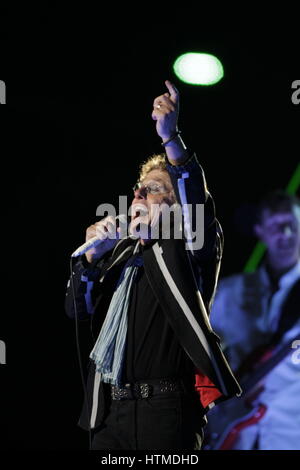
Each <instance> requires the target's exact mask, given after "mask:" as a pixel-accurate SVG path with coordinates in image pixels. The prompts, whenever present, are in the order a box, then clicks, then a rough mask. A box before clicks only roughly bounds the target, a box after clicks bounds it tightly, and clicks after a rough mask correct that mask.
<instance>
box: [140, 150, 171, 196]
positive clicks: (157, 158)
mask: <svg viewBox="0 0 300 470" xmlns="http://www.w3.org/2000/svg"><path fill="white" fill-rule="evenodd" d="M166 157H167V155H166V154H165V153H158V154H154V155H151V156H150V157H149V158H148V159H147V160H146V161H145V162H143V163H141V165H140V169H139V182H140V183H141V182H142V181H143V180H144V179H145V178H146V176H147V174H148V173H150V171H152V170H160V171H165V172H166V173H168V170H167V158H166ZM171 195H172V200H173V203H175V202H177V199H176V194H175V191H174V188H173V185H172V191H171Z"/></svg>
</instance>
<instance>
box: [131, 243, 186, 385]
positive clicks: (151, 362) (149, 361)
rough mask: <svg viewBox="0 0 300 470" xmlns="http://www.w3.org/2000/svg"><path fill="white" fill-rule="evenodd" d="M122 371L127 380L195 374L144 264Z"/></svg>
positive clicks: (136, 288) (135, 286) (136, 286)
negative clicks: (157, 297) (158, 299)
mask: <svg viewBox="0 0 300 470" xmlns="http://www.w3.org/2000/svg"><path fill="white" fill-rule="evenodd" d="M143 249H146V248H145V247H143V248H142V250H143ZM123 371H124V372H123V380H124V382H125V383H132V382H135V381H137V380H144V379H158V378H167V377H169V378H171V377H172V378H173V377H174V378H185V377H189V378H190V379H191V378H192V377H194V365H193V363H192V361H191V359H190V358H189V357H188V355H187V354H186V352H185V351H184V349H183V348H182V346H181V345H180V343H179V341H178V339H177V337H176V335H175V333H174V331H173V329H172V328H171V326H170V324H169V322H168V320H167V318H166V315H165V314H164V312H163V311H162V309H161V307H160V305H159V303H158V301H157V299H156V298H155V296H154V293H153V290H152V288H151V286H150V284H149V281H148V279H147V275H146V273H145V270H144V267H143V266H140V267H139V268H138V273H137V275H136V278H135V282H134V284H133V286H132V292H131V298H130V304H129V308H128V332H127V342H126V353H125V358H124V369H123Z"/></svg>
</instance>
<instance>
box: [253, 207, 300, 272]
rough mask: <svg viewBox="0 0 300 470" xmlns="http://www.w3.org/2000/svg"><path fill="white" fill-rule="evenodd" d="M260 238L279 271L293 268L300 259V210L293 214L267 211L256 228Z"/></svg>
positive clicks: (292, 212) (296, 208)
mask: <svg viewBox="0 0 300 470" xmlns="http://www.w3.org/2000/svg"><path fill="white" fill-rule="evenodd" d="M255 231H256V234H257V235H258V237H259V238H260V239H261V240H262V241H263V242H264V243H265V244H266V246H267V251H268V257H269V260H270V262H271V264H272V265H273V266H275V267H277V268H278V269H282V270H284V269H288V268H290V267H292V266H293V265H294V264H295V263H296V262H297V261H298V260H299V258H300V208H299V207H298V206H296V205H295V206H293V210H292V211H291V212H275V213H272V212H270V211H269V210H265V211H264V212H263V214H262V222H261V223H260V224H259V225H256V226H255Z"/></svg>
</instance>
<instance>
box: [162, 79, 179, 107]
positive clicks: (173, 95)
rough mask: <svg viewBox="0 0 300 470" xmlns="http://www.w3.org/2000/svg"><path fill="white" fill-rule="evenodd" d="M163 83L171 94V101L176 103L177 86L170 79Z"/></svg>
mask: <svg viewBox="0 0 300 470" xmlns="http://www.w3.org/2000/svg"><path fill="white" fill-rule="evenodd" d="M165 85H166V87H167V88H168V90H169V93H170V95H171V100H172V101H173V102H175V103H177V101H178V99H179V92H178V90H177V88H176V87H175V85H173V83H171V82H170V80H166V81H165Z"/></svg>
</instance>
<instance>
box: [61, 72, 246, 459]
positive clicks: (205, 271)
mask: <svg viewBox="0 0 300 470" xmlns="http://www.w3.org/2000/svg"><path fill="white" fill-rule="evenodd" d="M165 84H166V87H167V89H168V92H167V93H164V94H162V95H160V96H158V97H157V98H155V100H154V103H153V111H152V118H153V119H154V120H155V121H156V130H157V134H158V136H159V137H160V138H161V139H162V145H163V146H164V148H165V152H166V153H164V154H161V155H155V156H153V157H151V158H149V159H148V160H147V161H146V162H145V163H144V164H143V165H142V166H141V169H140V174H139V179H138V182H137V184H136V186H135V189H134V199H133V201H132V206H131V227H130V233H129V235H128V236H126V237H120V236H119V234H120V228H117V221H116V218H114V217H112V216H108V217H106V218H104V219H102V220H101V221H100V222H97V223H95V224H94V225H91V226H90V227H89V228H88V229H87V240H89V239H90V238H92V237H95V236H97V237H98V238H99V239H100V240H101V243H100V244H99V245H98V246H96V247H94V248H92V249H90V250H89V251H87V252H86V253H85V255H83V256H81V257H80V258H79V260H78V262H77V263H76V264H75V265H74V267H73V287H74V289H72V288H71V287H72V283H70V285H69V287H68V290H67V296H66V311H67V314H68V315H69V316H70V317H71V318H74V316H75V313H76V312H75V308H74V304H75V306H76V307H77V308H76V311H77V316H78V318H79V319H86V318H90V319H91V322H92V329H93V332H94V340H95V341H94V347H93V349H92V351H91V352H90V361H89V373H88V379H87V387H86V388H87V390H86V391H87V393H86V399H85V403H84V407H83V411H82V414H81V417H80V421H79V424H80V426H82V427H83V428H84V429H87V430H92V434H93V440H92V449H93V450H98V449H110V450H111V449H144V450H148V449H151V450H159V449H160V450H164V449H168V450H178V449H186V450H191V449H199V448H200V447H201V440H202V428H203V426H204V425H205V422H206V418H205V414H206V412H207V411H208V410H209V409H210V408H211V407H213V406H214V405H215V404H216V403H218V402H219V401H222V400H225V399H227V398H230V397H232V396H234V395H239V394H240V392H241V390H240V387H239V385H238V383H237V382H236V380H235V378H234V376H233V374H232V372H231V369H230V367H229V366H228V364H227V362H226V359H225V357H224V355H223V353H222V352H221V348H220V345H219V338H218V336H217V335H215V333H214V332H213V331H212V328H211V326H210V322H209V317H208V314H209V310H210V305H211V301H212V298H213V295H214V292H215V288H216V283H217V278H218V273H219V267H220V262H221V256H222V245H223V238H222V230H221V228H220V225H219V223H218V221H217V219H216V217H215V209H214V203H213V200H212V197H211V195H210V193H209V192H208V189H207V186H206V182H205V178H204V174H203V170H202V168H201V166H200V165H199V163H198V160H197V158H196V156H195V154H193V153H192V152H191V151H190V150H189V149H187V148H186V146H185V145H184V143H183V141H182V139H181V137H180V132H179V131H178V127H177V121H178V112H179V94H178V91H177V90H176V88H175V86H174V85H173V84H172V83H170V82H169V81H166V82H165ZM176 205H177V206H179V207H180V208H182V217H181V222H182V223H181V224H180V227H181V234H182V236H181V237H175V236H172V235H171V236H165V230H164V229H162V230H161V227H160V229H159V230H158V231H156V232H155V233H156V234H158V236H155V237H154V236H153V230H152V229H154V228H155V227H156V226H157V224H158V225H159V224H160V222H161V221H162V215H163V212H164V211H163V208H165V207H172V206H176ZM199 207H204V217H203V223H202V226H201V230H202V232H203V243H197V240H196V239H195V237H194V238H193V237H192V234H195V233H196V238H197V236H198V235H199V234H198V233H197V231H198V232H199V224H197V216H198V215H199V211H198V208H199ZM157 208H158V210H157ZM188 209H189V210H188ZM141 226H143V227H144V228H145V226H148V228H149V230H140V231H139V230H138V227H141ZM173 226H174V223H173ZM197 227H198V230H196V229H197ZM150 229H151V230H150ZM114 234H116V236H115V237H114V236H113V235H114ZM73 294H74V295H73Z"/></svg>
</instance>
